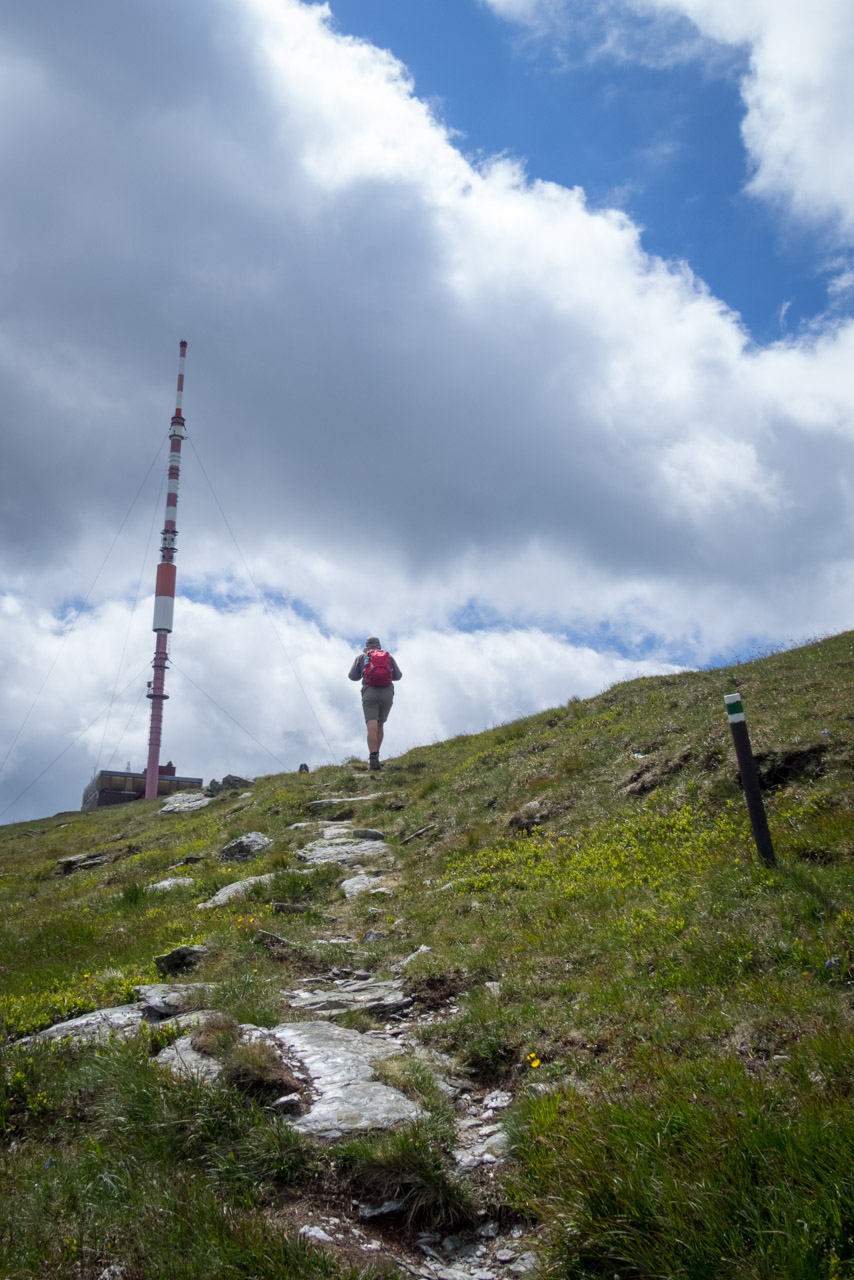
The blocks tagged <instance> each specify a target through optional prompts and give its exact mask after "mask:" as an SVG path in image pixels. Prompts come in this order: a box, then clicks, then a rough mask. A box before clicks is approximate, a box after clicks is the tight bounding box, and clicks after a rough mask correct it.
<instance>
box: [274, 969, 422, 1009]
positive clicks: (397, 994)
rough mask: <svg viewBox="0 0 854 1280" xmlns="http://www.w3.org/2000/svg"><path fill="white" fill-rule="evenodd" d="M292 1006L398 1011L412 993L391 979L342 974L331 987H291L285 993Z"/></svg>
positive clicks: (408, 1002)
mask: <svg viewBox="0 0 854 1280" xmlns="http://www.w3.org/2000/svg"><path fill="white" fill-rule="evenodd" d="M288 1004H289V1006H290V1008H291V1009H307V1010H310V1011H314V1012H322V1013H333V1012H334V1013H342V1012H344V1011H345V1010H347V1009H362V1010H364V1011H365V1012H366V1013H377V1014H385V1015H386V1016H388V1015H389V1014H392V1013H401V1012H402V1011H403V1010H404V1009H408V1008H409V1007H410V1005H411V1004H412V996H405V995H404V994H403V986H402V984H401V983H400V982H395V981H394V980H392V981H390V982H372V981H367V982H364V981H360V980H359V979H358V978H342V979H340V980H339V981H338V982H335V983H334V984H333V985H332V986H331V987H326V988H324V989H322V990H318V989H317V988H313V989H312V990H311V991H305V990H299V991H293V992H291V993H290V995H289V997H288Z"/></svg>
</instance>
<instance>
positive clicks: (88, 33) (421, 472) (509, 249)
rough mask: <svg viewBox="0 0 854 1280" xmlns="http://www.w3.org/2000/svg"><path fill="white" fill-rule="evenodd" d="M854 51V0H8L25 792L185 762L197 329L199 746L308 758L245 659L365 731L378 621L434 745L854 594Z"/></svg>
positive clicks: (0, 343)
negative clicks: (105, 763) (161, 645)
mask: <svg viewBox="0 0 854 1280" xmlns="http://www.w3.org/2000/svg"><path fill="white" fill-rule="evenodd" d="M852 65H854V9H852V7H851V4H850V0H816V3H815V4H813V5H811V6H810V10H809V13H808V14H807V13H805V11H804V7H803V4H802V0H775V2H774V3H773V4H771V3H769V2H768V0H330V3H329V5H328V6H323V5H315V4H310V3H305V2H303V0H183V3H182V4H181V6H180V7H178V8H176V7H175V6H174V5H173V4H172V3H171V0H151V3H146V4H145V5H121V6H118V5H116V4H115V0H78V2H77V3H76V4H75V5H74V6H73V7H69V6H68V4H67V3H66V0H40V3H39V5H38V6H34V5H33V4H32V3H30V0H9V3H7V4H6V5H5V6H4V7H3V11H2V14H0V164H2V166H3V172H4V179H5V181H4V186H3V191H2V193H0V262H2V272H3V276H2V284H3V303H2V307H0V394H2V397H3V403H4V406H5V408H6V413H7V419H8V422H9V423H10V424H12V429H11V430H10V431H7V433H6V434H5V436H4V438H3V441H2V457H0V464H1V465H0V529H2V537H0V646H2V652H3V654H4V664H5V665H4V679H3V681H2V682H0V723H2V724H3V725H4V726H6V730H5V733H6V737H5V739H4V740H2V741H0V760H2V759H3V757H4V756H5V755H6V754H7V752H8V758H7V759H6V763H5V765H3V767H2V769H0V810H3V809H6V810H7V819H6V820H8V819H9V818H11V817H26V816H28V815H34V814H38V813H47V812H53V811H55V810H58V809H71V808H74V807H75V806H76V805H77V804H78V803H79V798H80V793H81V791H82V786H83V784H84V783H85V782H86V781H88V779H89V777H90V776H91V774H92V772H93V769H94V768H95V767H96V765H97V763H98V761H99V759H101V758H102V757H103V758H116V759H121V760H122V761H124V760H126V759H128V758H129V759H131V760H132V761H134V762H135V763H137V764H138V765H139V766H140V767H141V763H142V761H143V760H144V759H145V755H146V742H147V728H148V726H147V718H146V714H145V713H146V711H147V705H146V703H145V699H144V698H142V700H141V702H142V715H139V714H136V715H134V708H135V707H137V705H138V704H139V702H140V690H139V689H138V688H137V687H136V684H135V683H134V678H135V674H136V673H137V672H139V671H141V670H143V671H144V670H146V668H147V665H148V663H150V659H151V653H152V650H153V636H152V632H151V609H152V588H153V582H154V570H155V565H156V558H157V543H158V538H157V532H158V531H159V528H160V521H161V513H160V512H159V510H158V508H157V504H156V502H155V494H156V492H157V490H158V488H159V487H160V486H161V485H162V480H163V475H162V467H163V465H165V464H163V463H162V462H161V463H159V464H157V465H156V466H155V468H154V471H153V472H152V473H151V474H150V475H149V477H148V480H147V482H146V484H145V488H144V494H143V496H142V498H141V499H140V501H139V502H138V503H137V504H136V506H135V507H134V508H133V510H132V512H131V515H130V516H129V517H128V518H127V523H126V524H124V525H123V521H124V520H125V518H126V517H127V516H128V510H129V507H130V505H131V501H132V499H133V495H134V494H135V493H136V492H137V490H138V489H139V487H140V485H141V484H142V482H143V480H144V478H145V476H146V474H147V472H148V469H149V467H150V464H151V459H152V457H153V456H154V454H155V452H156V450H157V448H158V445H159V444H160V443H162V441H163V439H164V437H165V435H166V432H167V430H168V425H169V420H170V417H171V413H172V409H173V406H174V391H175V373H176V364H177V350H178V342H179V340H180V339H186V340H187V341H188V343H189V348H188V353H187V369H186V374H187V381H186V388H185V397H184V412H185V415H186V419H187V426H188V432H189V442H188V446H187V449H186V452H185V459H184V464H183V467H182V480H181V490H180V501H179V520H178V528H179V542H178V548H179V550H178V558H177V569H178V599H177V601H176V608H175V630H174V632H173V634H172V637H171V652H172V655H173V658H174V662H175V667H176V671H175V675H174V678H173V681H172V683H169V682H167V690H169V691H170V693H171V695H172V696H170V700H169V702H168V703H167V705H166V716H165V734H164V748H163V749H164V756H165V757H166V758H171V759H173V760H174V761H175V763H176V764H177V766H178V768H179V770H180V771H182V772H184V773H186V774H202V775H203V776H205V777H210V776H221V775H222V774H223V773H226V772H235V773H245V774H252V773H259V772H263V771H265V770H266V769H268V768H269V767H270V757H269V755H267V754H266V752H265V751H264V750H262V749H260V748H257V747H256V746H255V745H254V744H253V741H252V739H251V738H247V737H246V735H244V734H242V733H239V732H237V731H236V730H235V728H234V725H233V724H232V723H231V722H230V721H228V720H227V719H224V717H223V716H222V714H221V713H220V712H218V711H217V709H216V707H215V706H214V704H213V702H211V699H214V700H215V701H216V702H218V703H219V704H220V705H221V706H223V707H226V708H227V709H228V711H229V714H231V715H233V716H234V718H235V719H236V720H238V721H239V722H240V723H241V724H242V725H245V726H246V728H247V729H248V730H249V732H250V733H251V734H253V735H254V737H255V738H256V739H257V740H258V741H259V742H262V743H264V744H265V746H266V747H269V749H270V750H272V751H273V752H274V753H275V755H276V756H277V757H278V758H280V759H282V760H285V761H287V762H290V763H291V764H292V765H293V767H296V765H297V764H298V763H299V762H301V761H302V760H305V761H307V762H309V763H317V762H318V761H320V760H325V759H330V758H332V759H343V758H345V757H347V756H349V755H351V754H354V753H355V754H358V753H360V752H361V753H363V752H364V748H365V743H364V730H363V726H362V724H361V721H360V715H359V705H358V690H356V689H355V687H354V686H352V685H351V684H350V682H349V681H348V680H347V678H346V673H347V670H348V668H349V666H350V663H351V661H352V657H353V652H354V648H355V647H357V646H358V645H359V644H360V643H361V641H362V640H363V639H364V637H365V636H366V635H368V634H370V633H378V634H379V635H380V636H381V638H382V639H383V640H384V641H385V642H386V643H387V644H388V645H389V647H391V648H392V650H393V651H394V653H395V656H396V657H397V659H398V661H399V663H400V665H401V667H402V669H403V671H404V681H403V682H402V684H401V686H400V689H399V691H398V698H397V701H396V704H395V710H394V716H393V719H392V720H391V721H390V723H389V730H388V736H387V747H388V750H389V752H390V753H391V754H394V753H396V752H398V751H403V750H405V749H406V748H407V747H409V746H413V745H416V744H418V743H420V742H432V741H437V740H441V739H442V738H444V737H448V736H451V735H453V734H456V733H462V732H474V731H477V730H478V729H480V728H482V727H484V726H485V725H488V724H493V723H497V722H501V721H505V720H509V719H512V718H513V717H515V716H518V715H522V714H525V713H527V712H531V711H534V710H536V709H539V708H542V707H547V706H553V705H556V704H558V703H560V702H562V701H565V700H566V699H567V698H568V697H570V696H575V695H582V696H583V695H586V694H590V693H594V692H596V691H598V690H599V689H601V688H603V687H604V686H606V685H608V684H609V683H612V682H614V681H616V680H622V679H629V678H632V677H634V676H635V675H643V674H648V673H650V672H653V671H661V670H669V669H672V668H673V666H674V665H679V664H690V665H706V664H708V663H710V662H713V661H715V660H716V659H718V658H720V657H726V656H727V655H729V654H733V653H739V654H741V655H744V654H745V653H749V652H750V651H751V650H753V649H755V648H756V647H757V646H763V645H774V644H781V643H786V642H788V641H791V640H797V639H799V638H802V637H805V636H811V635H815V634H822V633H830V632H836V631H840V630H843V629H845V628H847V627H849V626H850V625H851V618H852V598H854V554H852V547H854V484H852V482H851V481H850V479H849V477H851V476H852V473H854V383H852V378H851V369H852V367H854V320H853V319H852V315H851V305H852V298H854V269H852V258H851V255H852V245H854V149H852V147H851V137H852V134H854V77H852V76H851V72H850V68H851V66H852ZM191 445H192V446H194V448H193V447H190V446H191ZM200 460H203V462H204V469H202V467H201V465H200ZM204 473H207V476H208V477H209V478H210V482H211V484H212V485H213V487H214V490H215V492H216V500H214V499H213V498H212V495H211V492H210V489H209V487H208V481H207V479H206V476H205V474H204ZM218 504H219V505H218ZM220 506H221V508H222V510H223V511H224V512H225V514H226V517H227V520H228V525H229V526H230V527H231V530H232V531H233V533H234V536H235V538H236V539H237V544H239V548H238V545H236V544H235V542H234V540H233V538H232V536H231V533H230V532H229V528H228V527H227V526H226V525H225V523H224V521H223V518H222V511H221V510H220V509H219V508H220ZM152 518H153V519H154V530H155V536H154V538H153V540H151V541H150V533H151V529H152ZM119 529H121V530H122V532H121V537H120V538H119V539H118V541H117V543H116V546H115V550H114V551H113V552H112V554H111V555H110V556H109V558H108V560H107V563H106V564H105V566H104V568H103V571H102V572H101V573H100V574H98V576H97V578H96V573H97V571H98V567H99V566H100V565H101V562H102V561H103V559H104V556H105V553H106V551H107V550H108V548H109V547H110V545H111V543H112V540H113V538H114V537H115V535H116V533H117V531H118V530H119ZM146 547H149V550H148V552H147V554H146ZM244 557H245V561H246V565H248V569H249V573H250V574H251V577H252V579H254V581H255V582H256V583H257V584H258V585H259V587H260V589H261V591H262V592H263V594H264V598H265V601H266V602H267V604H266V605H262V604H261V603H260V602H259V601H258V600H257V597H256V596H255V593H254V589H253V587H252V584H251V582H250V581H248V575H247V568H246V565H245V564H244ZM141 564H142V567H143V570H142V586H141V591H140V593H139V599H137V586H138V583H139V581H140V565H141ZM83 599H87V606H86V609H85V610H84V611H83V613H82V614H81V617H80V619H79V621H78V622H77V623H76V624H75V626H74V629H73V631H71V633H70V634H69V633H68V625H69V617H68V602H69V601H75V600H76V601H80V600H83ZM48 673H49V674H48ZM183 675H186V677H187V679H186V680H184V679H182V678H181V677H182V676H183ZM129 682H130V683H129ZM137 683H138V681H137ZM116 689H118V690H125V689H126V692H125V693H122V694H121V696H120V697H118V698H116V699H115V705H113V706H110V703H111V701H113V691H114V690H116ZM198 690H203V691H204V693H199V692H198ZM725 691H726V690H724V692H725ZM105 707H110V709H109V719H108V720H107V718H106V713H105V714H104V715H103V716H101V715H100V714H99V713H100V712H101V711H102V710H103V709H104V708H105ZM719 714H720V706H718V705H717V704H715V707H713V708H712V707H710V709H709V715H710V716H716V715H719ZM90 725H91V727H89V726H90ZM125 725H127V726H128V728H127V730H125V728H124V726H125ZM105 726H106V729H105ZM60 753H62V754H61V758H60V761H59V763H58V764H57V765H56V766H55V768H52V769H49V770H48V771H47V772H46V773H45V774H44V776H43V777H41V778H40V780H39V781H38V783H35V782H34V780H35V779H36V778H38V777H39V776H40V775H41V774H42V771H43V770H44V769H45V767H46V766H47V765H48V764H49V763H50V761H52V760H53V759H54V758H56V757H57V756H60ZM31 784H32V785H31ZM21 794H24V795H25V798H24V799H22V800H20V801H19V800H18V799H17V797H18V796H19V795H21ZM9 806H11V808H9Z"/></svg>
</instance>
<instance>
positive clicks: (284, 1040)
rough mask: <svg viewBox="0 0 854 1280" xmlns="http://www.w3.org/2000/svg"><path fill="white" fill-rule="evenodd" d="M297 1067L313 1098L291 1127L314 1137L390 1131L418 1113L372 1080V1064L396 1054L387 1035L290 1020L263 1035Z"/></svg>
mask: <svg viewBox="0 0 854 1280" xmlns="http://www.w3.org/2000/svg"><path fill="white" fill-rule="evenodd" d="M267 1034H268V1035H269V1036H272V1037H273V1038H274V1039H275V1040H277V1041H278V1042H279V1043H280V1044H281V1045H282V1046H283V1047H284V1048H285V1049H287V1050H288V1051H289V1052H290V1053H291V1054H292V1055H294V1056H296V1057H297V1058H298V1059H299V1060H300V1062H301V1063H302V1065H303V1069H304V1071H305V1072H306V1073H307V1074H308V1076H309V1077H310V1078H311V1081H312V1085H313V1087H314V1090H315V1092H316V1093H317V1095H318V1097H317V1101H316V1102H315V1103H314V1104H313V1106H312V1107H311V1109H310V1111H309V1112H308V1114H307V1115H304V1116H301V1117H300V1118H299V1119H298V1120H296V1121H295V1122H294V1128H296V1129H298V1130H299V1131H300V1132H301V1133H305V1134H308V1135H309V1136H311V1137H314V1138H340V1137H342V1136H344V1135H345V1134H347V1133H362V1132H366V1131H368V1130H371V1129H391V1128H395V1127H396V1126H398V1125H401V1124H411V1123H412V1122H413V1121H414V1120H417V1119H418V1117H419V1116H420V1115H421V1114H422V1108H421V1107H420V1106H419V1105H418V1103H416V1102H413V1101H412V1100H411V1099H410V1098H407V1097H405V1096H404V1095H403V1094H402V1093H401V1092H400V1091H399V1090H398V1089H391V1088H389V1087H388V1085H384V1084H379V1083H378V1082H377V1081H375V1080H373V1079H372V1076H373V1073H374V1065H375V1064H376V1063H377V1062H379V1061H381V1060H382V1059H384V1058H391V1057H394V1056H395V1055H396V1054H399V1053H400V1047H399V1045H398V1044H397V1043H396V1042H395V1041H394V1040H393V1039H392V1038H391V1037H390V1036H373V1035H371V1036H367V1035H360V1033H359V1032H358V1031H348V1030H347V1029H346V1028H345V1027H336V1026H333V1025H332V1023H329V1022H292V1023H283V1024H282V1025H281V1026H278V1027H273V1029H272V1031H270V1032H268V1033H267Z"/></svg>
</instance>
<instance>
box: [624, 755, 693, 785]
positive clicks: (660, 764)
mask: <svg viewBox="0 0 854 1280" xmlns="http://www.w3.org/2000/svg"><path fill="white" fill-rule="evenodd" d="M691 757H692V751H691V748H690V747H686V748H685V749H684V751H680V752H679V755H678V756H674V757H673V758H672V759H670V760H662V759H661V758H660V757H659V758H656V759H651V760H645V761H644V763H643V764H642V765H640V767H639V768H637V769H635V771H634V772H633V773H631V774H630V775H629V777H628V778H627V779H626V781H625V782H624V783H623V785H622V786H621V787H620V795H623V796H644V795H646V794H647V792H649V791H654V790H655V788H656V787H659V786H661V784H662V782H666V781H667V779H668V778H672V777H673V776H674V774H677V773H679V771H680V770H681V769H684V767H685V765H686V764H687V763H688V761H689V760H690V759H691Z"/></svg>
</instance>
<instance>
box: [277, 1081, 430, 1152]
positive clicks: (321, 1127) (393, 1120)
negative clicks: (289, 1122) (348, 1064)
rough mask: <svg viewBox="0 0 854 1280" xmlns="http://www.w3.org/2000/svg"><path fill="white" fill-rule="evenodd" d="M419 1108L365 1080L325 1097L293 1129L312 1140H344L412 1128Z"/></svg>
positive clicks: (395, 1090) (387, 1089)
mask: <svg viewBox="0 0 854 1280" xmlns="http://www.w3.org/2000/svg"><path fill="white" fill-rule="evenodd" d="M421 1114H422V1110H421V1107H419V1105H418V1103H417V1102H413V1101H412V1099H411V1098H407V1097H406V1096H405V1095H404V1094H402V1093H400V1092H399V1090H397V1089H390V1088H389V1087H388V1085H384V1084H379V1083H378V1082H377V1081H374V1080H368V1081H365V1082H363V1083H360V1084H348V1085H345V1086H344V1087H343V1088H341V1089H338V1090H335V1091H332V1092H329V1093H327V1094H324V1096H323V1097H322V1098H321V1099H320V1100H319V1101H318V1102H316V1103H315V1104H314V1106H313V1107H312V1108H311V1110H310V1111H309V1112H308V1114H307V1115H304V1116H301V1117H300V1119H299V1120H295V1121H294V1128H295V1129H297V1130H298V1131H299V1132H300V1133H304V1134H306V1135H307V1136H308V1137H311V1138H330V1139H333V1138H343V1137H344V1136H345V1135H346V1134H348V1133H366V1132H369V1131H370V1130H372V1129H396V1128H398V1126H400V1125H404V1124H412V1123H413V1122H414V1121H415V1120H417V1119H418V1117H419V1116H420V1115H421Z"/></svg>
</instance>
